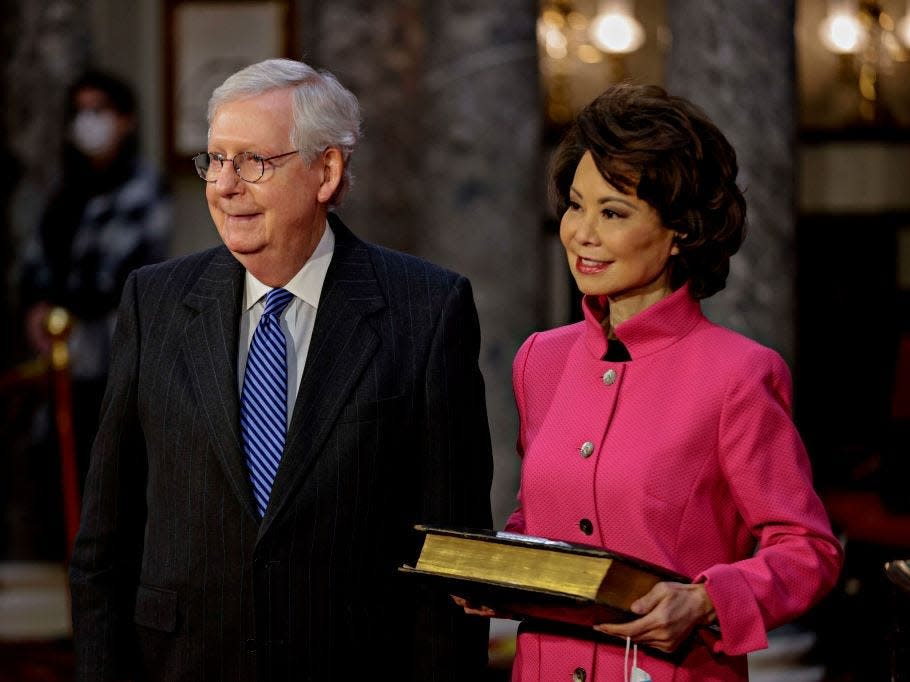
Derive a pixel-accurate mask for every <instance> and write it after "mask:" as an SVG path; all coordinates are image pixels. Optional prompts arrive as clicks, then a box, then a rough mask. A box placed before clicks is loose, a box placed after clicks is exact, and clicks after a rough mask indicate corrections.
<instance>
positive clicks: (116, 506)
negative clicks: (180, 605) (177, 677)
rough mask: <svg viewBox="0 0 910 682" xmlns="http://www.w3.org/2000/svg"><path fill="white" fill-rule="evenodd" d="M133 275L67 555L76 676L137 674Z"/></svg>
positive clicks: (140, 444) (139, 441)
mask: <svg viewBox="0 0 910 682" xmlns="http://www.w3.org/2000/svg"><path fill="white" fill-rule="evenodd" d="M136 300H137V294H136V276H135V275H131V276H130V277H129V279H128V281H127V283H126V285H125V288H124V293H123V296H122V299H121V304H120V311H119V318H118V323H117V328H116V331H115V334H114V343H113V348H114V352H113V357H112V362H111V369H110V375H109V380H108V386H107V390H106V393H105V397H104V401H103V404H102V409H101V420H100V425H99V429H98V435H97V437H96V440H95V444H94V447H93V449H92V455H91V463H90V466H89V472H88V476H87V479H86V484H85V492H84V496H83V503H82V504H83V506H82V520H81V525H80V529H79V533H78V536H77V538H76V544H75V547H74V550H73V556H72V559H71V561H70V585H71V592H72V613H73V637H74V646H75V655H76V680H79V681H80V682H81V681H85V682H88V681H89V680H91V681H92V682H98V681H100V680H122V679H128V678H131V677H134V674H133V673H134V672H135V670H134V669H133V666H135V665H136V664H137V662H138V661H139V654H138V649H137V642H136V640H135V636H134V633H135V627H134V626H133V611H134V605H135V599H136V590H137V584H138V574H139V568H140V563H141V556H142V540H143V528H144V524H145V514H146V510H145V479H146V469H147V467H146V463H145V446H144V439H143V435H142V431H141V427H140V424H139V419H138V410H137V374H138V370H137V368H138V366H139V352H140V344H139V333H138V323H137V315H136Z"/></svg>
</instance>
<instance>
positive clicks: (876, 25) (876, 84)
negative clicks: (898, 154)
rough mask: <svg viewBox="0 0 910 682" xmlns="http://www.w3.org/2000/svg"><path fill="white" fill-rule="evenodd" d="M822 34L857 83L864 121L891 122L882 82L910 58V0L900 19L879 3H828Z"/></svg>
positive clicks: (832, 0) (833, 0) (864, 0)
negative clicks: (881, 92)
mask: <svg viewBox="0 0 910 682" xmlns="http://www.w3.org/2000/svg"><path fill="white" fill-rule="evenodd" d="M818 31H819V38H820V39H821V42H822V44H823V45H824V46H825V48H826V49H828V50H829V51H830V52H833V53H835V54H837V55H840V59H841V75H842V77H843V78H845V79H848V80H853V81H854V82H855V83H856V87H857V91H858V94H859V108H858V114H859V117H860V119H861V120H862V121H863V122H865V123H877V122H880V121H882V119H887V118H888V117H889V115H888V112H887V110H886V109H885V108H884V106H883V105H882V103H881V97H880V81H881V78H882V77H883V76H889V75H891V74H893V73H894V70H895V65H896V64H898V63H901V62H907V61H908V59H910V53H908V50H910V0H906V7H905V12H904V15H903V17H902V18H900V19H898V20H895V18H894V17H893V16H892V15H891V14H890V13H889V12H887V11H886V10H885V9H884V8H883V6H882V3H881V2H879V1H878V0H828V13H827V15H826V16H825V18H824V19H823V20H822V22H821V24H820V25H819V28H818Z"/></svg>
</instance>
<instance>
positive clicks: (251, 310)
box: [237, 224, 335, 423]
mask: <svg viewBox="0 0 910 682" xmlns="http://www.w3.org/2000/svg"><path fill="white" fill-rule="evenodd" d="M334 252H335V234H334V233H333V232H332V228H331V227H329V226H328V224H326V226H325V231H324V232H323V233H322V239H320V240H319V244H317V245H316V250H315V251H313V255H312V256H310V258H309V260H307V262H306V263H304V264H303V267H302V268H300V271H299V272H298V273H297V274H296V275H294V276H293V277H292V278H291V281H290V282H288V283H287V284H285V285H284V287H283V288H284V289H287V290H288V291H290V292H291V293H292V294H294V298H293V299H291V302H290V303H289V304H288V307H287V308H286V309H285V311H284V313H283V314H282V315H281V318H280V319H281V331H282V332H283V333H284V338H285V340H290V343H288V345H287V348H288V395H287V401H288V403H287V405H288V411H287V421H288V423H290V421H291V415H292V414H293V412H294V402H295V401H296V400H297V391H298V390H299V388H300V380H301V378H302V377H303V368H304V367H305V366H306V358H307V353H308V352H309V350H310V339H311V338H312V336H313V325H314V324H315V322H316V310H317V308H318V307H319V297H320V295H321V294H322V285H323V283H324V282H325V275H326V272H328V269H329V263H330V262H331V261H332V254H333V253H334ZM271 290H272V287H269V286H266V285H265V284H263V283H262V282H260V281H259V280H258V279H256V278H255V277H253V275H251V274H250V273H249V272H247V273H246V278H245V280H244V285H243V314H242V315H241V316H240V347H239V349H238V353H237V387H238V390H239V391H241V392H242V391H243V375H244V372H245V371H246V358H247V355H248V354H249V352H250V344H251V343H252V342H253V334H254V333H255V331H256V326H257V325H258V324H259V318H260V317H262V312H263V310H265V295H266V294H267V293H268V292H269V291H271ZM292 348H293V352H291V349H292Z"/></svg>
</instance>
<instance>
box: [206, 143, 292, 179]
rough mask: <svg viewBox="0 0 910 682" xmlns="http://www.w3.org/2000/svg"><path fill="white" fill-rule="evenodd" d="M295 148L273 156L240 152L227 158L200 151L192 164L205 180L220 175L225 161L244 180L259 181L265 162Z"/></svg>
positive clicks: (288, 154)
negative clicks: (231, 165) (228, 162)
mask: <svg viewBox="0 0 910 682" xmlns="http://www.w3.org/2000/svg"><path fill="white" fill-rule="evenodd" d="M296 153H297V150H296V149H295V150H294V151H291V152H285V153H284V154H276V155H275V156H260V155H259V154H255V153H253V152H240V153H239V154H235V155H234V158H233V159H228V158H226V157H225V156H224V154H217V153H214V152H202V153H201V154H196V156H194V157H193V165H194V166H195V167H196V173H198V174H199V177H200V178H202V179H203V180H205V181H206V182H215V181H217V180H218V177H219V176H220V175H221V170H222V169H223V168H224V164H225V162H226V161H230V162H231V163H232V164H233V165H234V171H236V173H237V175H238V176H239V177H240V179H241V180H243V181H244V182H259V180H261V179H262V176H263V175H265V162H266V161H272V160H273V159H280V158H282V157H285V156H290V155H291V154H296Z"/></svg>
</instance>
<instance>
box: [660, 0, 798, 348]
mask: <svg viewBox="0 0 910 682" xmlns="http://www.w3.org/2000/svg"><path fill="white" fill-rule="evenodd" d="M667 18H668V22H669V26H670V30H671V32H672V36H673V40H672V46H671V48H670V50H669V53H668V55H667V63H666V84H667V89H668V90H670V92H672V93H673V94H677V95H682V96H684V97H686V98H688V99H690V100H692V101H693V102H695V103H696V104H698V105H699V106H701V107H702V108H703V109H704V110H705V111H706V112H707V113H708V115H709V116H711V118H712V119H713V120H714V122H715V123H716V124H717V125H718V126H719V127H720V128H721V130H723V131H724V133H725V134H726V135H727V137H728V138H729V139H730V141H731V143H732V144H733V146H734V147H735V148H736V150H737V154H738V158H739V167H740V174H739V184H740V186H741V187H743V188H744V189H745V194H746V200H747V202H748V217H747V237H746V241H745V243H744V245H743V247H742V248H741V249H740V252H739V253H738V254H737V255H736V256H734V257H733V260H732V261H731V274H730V278H729V279H728V281H727V288H726V289H725V290H724V291H722V292H720V293H719V294H716V295H715V296H714V297H712V298H711V299H708V300H707V301H706V302H705V311H706V314H707V315H708V316H709V317H711V318H712V319H715V320H717V321H718V322H720V323H721V324H725V325H728V326H730V327H733V328H734V329H737V330H739V331H741V332H743V333H744V334H746V335H748V336H751V337H752V338H755V339H757V340H758V341H761V342H762V343H764V344H766V345H770V346H772V347H774V348H776V349H777V350H778V351H779V352H781V353H782V354H783V356H784V357H785V358H786V359H787V360H788V361H789V362H791V363H792V361H793V359H794V345H795V332H794V327H795V317H794V315H795V301H794V285H795V282H794V279H795V257H794V244H795V236H794V230H795V223H796V217H795V216H796V203H795V159H796V148H795V138H796V134H795V133H796V120H797V117H796V90H795V70H794V61H795V58H794V49H795V48H794V34H793V25H794V0H752V1H750V2H739V1H738V0H689V1H687V2H668V3H667Z"/></svg>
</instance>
